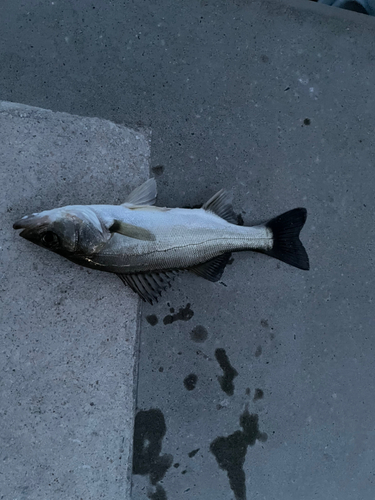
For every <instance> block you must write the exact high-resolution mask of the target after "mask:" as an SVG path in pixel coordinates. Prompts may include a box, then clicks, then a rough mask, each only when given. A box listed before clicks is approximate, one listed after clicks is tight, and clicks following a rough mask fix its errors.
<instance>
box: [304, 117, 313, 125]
mask: <svg viewBox="0 0 375 500" xmlns="http://www.w3.org/2000/svg"><path fill="white" fill-rule="evenodd" d="M303 123H304V124H305V125H310V123H311V120H310V118H305V119H304V120H303Z"/></svg>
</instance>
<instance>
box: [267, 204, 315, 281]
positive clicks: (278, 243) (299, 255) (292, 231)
mask: <svg viewBox="0 0 375 500" xmlns="http://www.w3.org/2000/svg"><path fill="white" fill-rule="evenodd" d="M306 217H307V210H306V208H295V209H294V210H290V211H289V212H285V213H284V214H282V215H279V216H278V217H275V218H274V219H271V220H270V221H268V222H267V223H266V224H265V226H266V227H267V228H268V229H269V230H270V231H271V232H272V236H273V246H272V248H271V249H270V250H260V251H261V252H262V253H265V254H266V255H270V256H271V257H274V258H275V259H279V260H281V261H282V262H286V263H287V264H289V265H291V266H294V267H297V268H298V269H303V270H305V271H307V270H308V269H309V268H310V264H309V257H308V255H307V252H306V250H305V248H304V246H303V245H302V243H301V241H300V239H299V233H300V232H301V229H302V228H303V225H304V224H305V221H306Z"/></svg>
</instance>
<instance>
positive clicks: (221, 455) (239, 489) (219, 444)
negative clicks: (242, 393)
mask: <svg viewBox="0 0 375 500" xmlns="http://www.w3.org/2000/svg"><path fill="white" fill-rule="evenodd" d="M240 426H241V427H242V429H243V430H242V431H236V432H234V433H233V434H231V435H230V436H227V437H224V436H221V437H218V438H216V439H215V440H214V441H213V442H212V443H211V445H210V451H211V453H213V455H214V456H215V458H216V461H217V463H218V465H219V467H220V468H221V469H223V470H225V471H227V474H228V479H229V484H230V487H231V489H232V491H233V493H234V496H235V498H236V500H246V482H245V480H246V477H245V472H244V470H243V465H244V462H245V457H246V453H247V448H248V446H253V445H254V444H255V442H256V440H259V441H262V442H264V441H266V440H267V434H265V433H262V432H259V425H258V415H255V414H250V413H249V411H248V409H246V410H245V411H244V412H243V413H242V415H241V416H240Z"/></svg>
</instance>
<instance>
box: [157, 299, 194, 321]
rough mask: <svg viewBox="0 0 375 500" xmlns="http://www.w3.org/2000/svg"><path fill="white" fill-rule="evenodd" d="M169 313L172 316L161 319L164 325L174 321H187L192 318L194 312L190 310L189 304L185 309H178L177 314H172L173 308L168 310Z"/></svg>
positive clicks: (168, 315)
mask: <svg viewBox="0 0 375 500" xmlns="http://www.w3.org/2000/svg"><path fill="white" fill-rule="evenodd" d="M170 312H171V313H172V314H167V316H165V318H164V319H163V323H164V324H165V325H171V324H172V323H174V322H175V321H189V320H190V319H191V318H192V317H193V316H194V311H193V310H192V309H190V303H189V304H186V306H185V307H180V309H179V311H178V312H177V313H174V309H173V307H172V308H171V309H170ZM173 313H174V314H173Z"/></svg>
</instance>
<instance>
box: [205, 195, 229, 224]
mask: <svg viewBox="0 0 375 500" xmlns="http://www.w3.org/2000/svg"><path fill="white" fill-rule="evenodd" d="M202 208H203V209H204V210H207V211H209V212H213V213H214V214H216V215H218V216H219V217H221V218H222V219H225V220H226V221H227V222H230V223H231V224H237V217H236V215H235V213H234V212H233V207H232V197H231V195H230V194H229V193H228V192H227V191H225V189H220V191H219V192H218V193H216V194H214V195H213V197H212V198H210V199H209V200H208V201H206V203H205V204H204V205H203V206H202Z"/></svg>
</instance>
